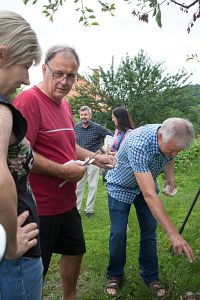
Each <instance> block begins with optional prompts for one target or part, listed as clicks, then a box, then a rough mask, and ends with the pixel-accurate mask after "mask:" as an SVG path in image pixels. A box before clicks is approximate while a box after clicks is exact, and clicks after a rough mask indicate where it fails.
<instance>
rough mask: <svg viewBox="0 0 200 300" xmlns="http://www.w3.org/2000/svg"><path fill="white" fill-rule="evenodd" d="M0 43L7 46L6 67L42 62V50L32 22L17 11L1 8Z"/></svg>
mask: <svg viewBox="0 0 200 300" xmlns="http://www.w3.org/2000/svg"><path fill="white" fill-rule="evenodd" d="M0 45H1V46H6V49H5V55H4V61H5V66H6V67H8V66H11V65H14V64H23V65H24V64H34V65H37V64H39V63H40V60H41V55H42V52H41V48H40V45H39V42H38V39H37V35H36V33H35V31H34V30H33V29H32V28H31V26H30V24H29V23H28V22H27V21H26V20H25V19H24V18H23V17H22V16H20V15H18V14H17V13H15V12H12V11H6V10H0Z"/></svg>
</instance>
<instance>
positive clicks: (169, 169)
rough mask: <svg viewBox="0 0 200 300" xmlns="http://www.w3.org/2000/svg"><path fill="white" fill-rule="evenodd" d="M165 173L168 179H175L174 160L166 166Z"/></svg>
mask: <svg viewBox="0 0 200 300" xmlns="http://www.w3.org/2000/svg"><path fill="white" fill-rule="evenodd" d="M164 174H165V179H166V180H169V181H171V180H174V160H172V161H171V162H170V163H169V164H167V165H166V166H165V168H164Z"/></svg>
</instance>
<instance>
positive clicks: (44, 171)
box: [31, 152, 65, 179]
mask: <svg viewBox="0 0 200 300" xmlns="http://www.w3.org/2000/svg"><path fill="white" fill-rule="evenodd" d="M31 172H34V173H37V174H41V175H46V176H52V177H57V178H63V179H65V176H64V174H63V168H62V165H61V164H58V163H56V162H54V161H52V160H50V159H48V158H46V157H44V156H42V155H40V154H38V153H36V152H34V163H33V168H32V169H31Z"/></svg>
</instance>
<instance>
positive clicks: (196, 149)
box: [175, 137, 200, 170]
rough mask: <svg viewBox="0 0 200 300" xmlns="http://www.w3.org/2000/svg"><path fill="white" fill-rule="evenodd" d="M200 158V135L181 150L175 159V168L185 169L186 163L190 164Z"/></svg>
mask: <svg viewBox="0 0 200 300" xmlns="http://www.w3.org/2000/svg"><path fill="white" fill-rule="evenodd" d="M199 159H200V137H198V138H197V139H196V140H195V141H194V143H193V144H192V146H191V147H190V148H189V149H187V150H184V151H181V152H180V153H179V154H178V155H177V157H176V159H175V169H181V170H185V169H186V168H187V167H188V165H190V166H191V165H192V164H194V163H196V162H197V161H199Z"/></svg>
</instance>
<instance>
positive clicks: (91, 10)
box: [85, 7, 94, 12]
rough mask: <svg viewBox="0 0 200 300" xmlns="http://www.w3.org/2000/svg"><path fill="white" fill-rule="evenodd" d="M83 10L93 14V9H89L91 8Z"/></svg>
mask: <svg viewBox="0 0 200 300" xmlns="http://www.w3.org/2000/svg"><path fill="white" fill-rule="evenodd" d="M85 9H86V11H87V12H94V11H93V9H91V8H88V7H85Z"/></svg>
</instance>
